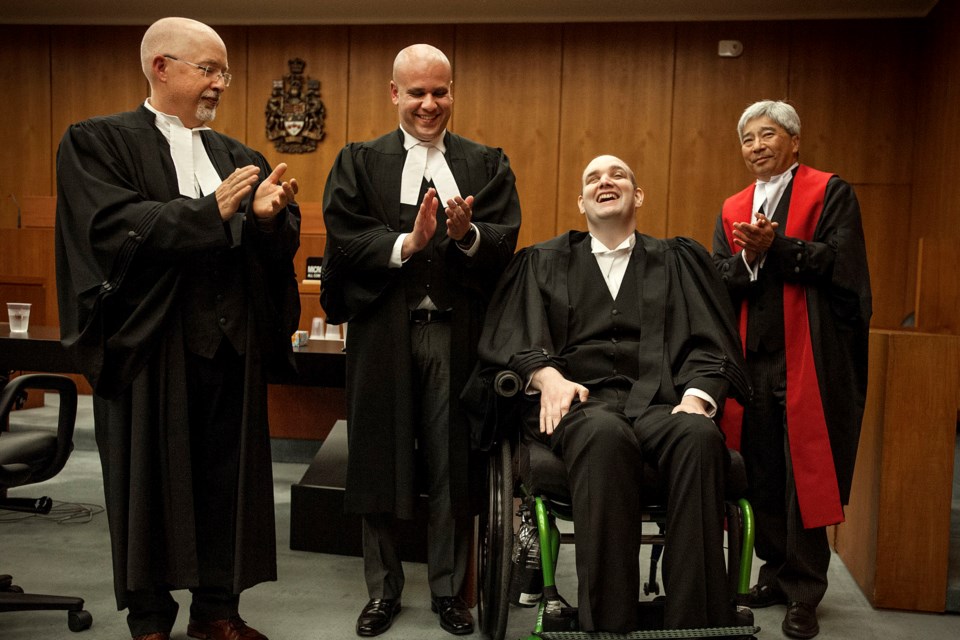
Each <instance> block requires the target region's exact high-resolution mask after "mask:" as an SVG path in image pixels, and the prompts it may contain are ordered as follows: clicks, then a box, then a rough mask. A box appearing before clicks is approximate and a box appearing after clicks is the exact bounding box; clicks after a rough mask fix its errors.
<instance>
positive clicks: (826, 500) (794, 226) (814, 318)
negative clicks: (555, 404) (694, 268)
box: [713, 101, 871, 638]
mask: <svg viewBox="0 0 960 640" xmlns="http://www.w3.org/2000/svg"><path fill="white" fill-rule="evenodd" d="M738 133H739V136H740V141H741V152H742V154H743V158H744V161H745V162H746V165H747V167H748V168H749V169H750V170H751V171H752V172H753V173H754V175H756V177H757V180H756V182H755V183H754V184H751V185H750V186H749V187H747V188H746V189H744V190H743V191H741V192H740V193H737V194H735V195H733V196H731V197H729V198H728V199H727V200H726V201H725V202H724V204H723V210H722V212H721V214H720V216H719V218H718V219H717V225H716V230H715V233H714V238H713V257H714V262H715V263H716V264H717V267H718V269H719V270H720V275H721V277H722V278H723V280H724V282H725V283H726V285H727V288H728V290H729V291H730V295H731V297H732V298H733V301H734V304H735V305H736V306H737V308H738V309H739V313H740V318H739V320H740V332H741V337H742V339H743V344H744V351H745V356H746V363H747V369H748V373H749V375H750V379H751V384H752V386H753V401H752V402H751V403H750V404H749V405H748V406H747V407H746V409H745V410H744V411H742V412H740V411H736V410H730V409H729V408H728V411H727V412H726V416H725V421H724V426H725V429H726V431H727V436H728V442H729V443H731V445H732V446H736V445H737V443H738V442H739V443H740V447H741V451H742V453H743V455H744V459H745V461H746V464H747V472H748V477H749V480H750V497H751V501H752V502H753V506H754V509H755V511H756V522H757V542H756V550H757V555H758V556H759V557H760V558H761V559H762V560H763V561H764V564H763V566H762V567H761V569H760V578H759V581H758V583H757V585H756V586H755V587H754V588H753V589H752V590H751V602H750V605H751V606H752V607H765V606H770V605H774V604H786V605H788V609H787V613H786V616H785V618H784V621H783V631H784V633H786V634H787V635H788V636H791V637H795V638H812V637H814V636H815V635H817V633H818V632H819V624H818V621H817V615H816V608H817V606H818V604H819V603H820V601H821V600H822V598H823V595H824V593H825V592H826V589H827V567H828V565H829V562H830V547H829V543H828V541H827V535H826V527H827V526H828V525H832V524H837V523H839V522H842V521H843V505H844V504H846V503H847V501H848V498H849V495H850V484H851V481H852V478H853V466H854V462H855V460H856V455H857V444H858V441H859V436H860V422H861V419H862V417H863V408H864V401H865V397H866V390H867V339H868V330H869V325H870V315H871V296H870V277H869V273H868V270H867V257H866V249H865V246H864V238H863V228H862V225H861V219H860V206H859V204H858V202H857V198H856V195H855V194H854V191H853V188H852V187H851V186H850V185H849V184H847V183H846V182H844V181H843V180H841V179H840V178H839V177H837V176H835V175H832V174H829V173H824V172H821V171H817V170H816V169H813V168H811V167H808V166H804V165H801V164H799V161H798V160H799V152H800V119H799V117H798V116H797V113H796V111H795V110H794V109H793V107H792V106H790V105H788V104H786V103H783V102H773V101H762V102H758V103H755V104H753V105H751V106H750V107H748V108H747V109H746V110H745V111H744V113H743V115H742V116H741V118H740V123H739V125H738ZM741 417H742V422H741ZM741 425H742V431H741Z"/></svg>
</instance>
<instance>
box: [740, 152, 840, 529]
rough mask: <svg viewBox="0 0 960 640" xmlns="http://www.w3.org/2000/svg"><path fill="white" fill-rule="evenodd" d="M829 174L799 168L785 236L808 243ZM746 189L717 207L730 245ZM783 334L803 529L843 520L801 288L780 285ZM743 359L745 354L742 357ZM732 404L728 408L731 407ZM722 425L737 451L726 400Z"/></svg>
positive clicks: (747, 200)
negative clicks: (781, 287) (720, 209)
mask: <svg viewBox="0 0 960 640" xmlns="http://www.w3.org/2000/svg"><path fill="white" fill-rule="evenodd" d="M831 177H832V174H829V173H824V172H822V171H817V170H816V169H812V168H810V167H807V166H805V165H800V167H799V168H798V169H797V173H796V175H795V176H794V177H793V189H792V194H791V196H790V209H789V212H788V214H787V227H786V229H785V231H784V233H785V235H787V236H788V237H791V238H797V239H800V240H806V241H811V240H812V239H813V233H814V231H815V230H816V227H817V222H818V221H819V220H820V214H821V212H822V210H823V198H824V193H825V191H826V188H827V181H828V180H830V178H831ZM753 191H754V186H753V185H751V186H749V187H747V188H746V189H744V190H743V191H741V192H740V193H738V194H736V195H733V196H731V197H730V198H728V199H727V200H726V201H725V202H724V203H723V211H722V214H721V215H722V217H723V226H724V231H725V232H726V236H727V244H728V246H729V247H730V250H731V251H733V252H737V251H739V248H738V247H737V245H735V244H734V242H733V223H734V222H749V221H750V219H751V216H752V209H753ZM783 324H784V327H783V330H784V340H785V344H784V348H785V351H786V360H787V409H786V411H787V434H788V438H789V441H790V458H791V461H792V462H793V474H794V481H795V483H796V487H797V500H798V502H799V505H800V514H801V516H802V518H803V526H804V527H805V528H807V529H812V528H815V527H823V526H827V525H831V524H837V523H839V522H843V520H844V518H843V506H842V505H841V503H840V489H839V486H838V483H837V474H836V468H835V467H834V463H833V452H832V450H831V447H830V436H829V433H828V431H827V422H826V417H825V416H824V410H823V400H822V398H821V397H820V385H819V382H818V379H817V370H816V364H815V362H814V358H813V344H812V341H811V338H810V315H809V310H808V309H807V297H806V290H805V289H804V287H803V286H802V285H799V284H792V283H784V285H783ZM746 332H747V302H746V300H744V302H743V305H742V306H741V309H740V335H741V337H742V338H743V342H744V344H746V335H747V333H746ZM744 355H746V354H744ZM731 405H732V406H731ZM724 412H725V416H724V420H723V423H722V426H723V428H724V430H725V432H726V433H727V439H728V442H729V443H730V446H733V447H735V448H739V446H740V435H741V429H742V419H743V408H742V407H741V406H740V405H739V404H736V403H731V402H728V403H727V405H726V407H725V409H724Z"/></svg>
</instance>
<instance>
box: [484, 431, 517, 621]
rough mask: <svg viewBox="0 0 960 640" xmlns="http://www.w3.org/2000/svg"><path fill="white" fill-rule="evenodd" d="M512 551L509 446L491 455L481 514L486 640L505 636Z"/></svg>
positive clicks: (501, 444)
mask: <svg viewBox="0 0 960 640" xmlns="http://www.w3.org/2000/svg"><path fill="white" fill-rule="evenodd" d="M512 548H513V460H512V455H511V452H510V443H509V442H500V443H499V444H497V445H496V446H495V447H494V448H493V449H491V451H490V459H489V462H488V463H487V509H486V511H485V512H482V513H481V514H480V532H479V544H478V545H477V552H478V556H479V557H478V558H477V568H478V572H477V574H478V580H479V583H480V584H479V585H478V586H479V588H478V589H477V592H478V595H479V597H478V603H477V613H478V618H479V620H480V631H481V633H482V634H483V636H484V637H485V638H490V639H491V640H503V637H504V635H506V632H507V615H508V604H509V601H508V598H507V592H508V589H509V587H510V569H511V566H512V565H511V562H510V552H511V550H512Z"/></svg>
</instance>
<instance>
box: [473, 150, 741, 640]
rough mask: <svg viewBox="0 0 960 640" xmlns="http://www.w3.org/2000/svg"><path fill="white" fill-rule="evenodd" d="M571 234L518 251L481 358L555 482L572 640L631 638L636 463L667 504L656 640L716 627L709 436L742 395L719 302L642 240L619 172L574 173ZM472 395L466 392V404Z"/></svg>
mask: <svg viewBox="0 0 960 640" xmlns="http://www.w3.org/2000/svg"><path fill="white" fill-rule="evenodd" d="M578 203H579V208H580V212H581V213H582V214H583V215H584V216H585V218H586V225H587V228H588V229H589V233H587V232H583V231H570V232H568V233H565V234H563V235H561V236H559V237H557V238H554V239H552V240H549V241H547V242H543V243H540V244H537V245H534V246H532V247H528V248H526V249H524V250H522V251H520V252H519V253H518V254H517V255H516V257H515V258H514V260H513V262H512V263H511V265H510V266H509V267H508V269H507V270H506V272H505V274H504V276H503V278H502V279H501V282H500V285H499V287H498V289H497V292H496V294H495V296H494V299H493V301H492V303H491V305H490V308H489V311H488V314H487V317H486V323H485V328H484V332H483V335H482V337H481V340H480V345H479V354H480V358H481V360H482V361H483V364H484V366H486V367H487V370H495V369H497V368H506V369H510V370H512V371H514V372H515V373H516V374H518V376H519V378H520V381H521V382H520V384H521V387H522V390H521V393H520V394H518V395H519V396H520V398H521V399H520V404H521V409H520V412H521V414H522V419H521V422H522V427H521V429H522V432H521V434H520V439H521V441H522V442H527V443H531V442H539V443H542V444H543V445H546V446H547V447H549V448H550V450H552V452H553V453H554V454H555V455H556V456H558V457H559V458H560V459H562V461H563V465H564V467H565V468H566V474H567V481H568V485H569V491H570V497H571V502H572V513H573V521H574V527H575V529H576V533H577V541H576V569H577V579H578V584H579V588H578V615H579V623H580V629H581V630H583V631H607V632H617V633H627V632H630V631H633V630H636V629H637V628H638V626H639V616H640V614H639V607H638V599H639V591H640V567H639V551H640V543H641V520H642V513H641V507H642V496H643V495H644V493H645V492H646V491H649V490H651V488H650V487H648V486H645V483H644V480H643V474H642V468H643V462H644V461H646V462H647V463H648V464H651V465H653V466H655V467H656V469H657V473H658V475H659V477H660V482H661V484H662V485H663V486H664V487H665V491H666V496H667V505H666V506H667V514H666V532H667V539H668V544H667V545H666V547H665V550H664V558H663V581H664V587H665V594H666V603H665V608H664V613H663V615H664V627H665V628H667V629H678V628H683V629H691V628H706V627H724V626H728V625H731V624H733V622H734V610H735V606H734V602H733V599H732V594H731V593H730V590H729V589H728V586H727V585H728V583H727V579H726V578H727V574H726V567H725V563H724V555H723V553H724V551H723V544H724V491H725V487H724V482H725V473H726V470H727V466H728V465H729V454H728V451H727V448H726V445H725V443H724V438H723V435H722V433H721V432H720V430H719V429H718V427H717V426H716V424H715V423H714V420H713V419H714V418H715V417H716V414H717V411H718V409H720V408H722V406H723V402H724V399H725V397H726V396H727V394H728V393H733V394H736V395H737V396H739V397H741V398H745V397H746V396H747V395H748V394H749V389H748V386H747V384H746V382H745V378H744V375H743V372H742V366H743V365H742V359H741V351H740V349H741V347H740V342H739V338H738V337H737V332H736V327H735V325H734V312H733V309H732V307H731V306H730V302H729V296H728V295H727V294H726V291H725V289H724V287H723V284H722V282H721V281H720V280H719V277H718V275H717V273H716V270H715V268H714V266H713V263H712V262H711V259H710V256H709V254H708V253H707V252H706V250H705V249H703V247H701V246H700V245H699V244H697V243H696V242H694V241H693V240H690V239H686V238H673V239H669V240H660V239H655V238H651V237H649V236H645V235H642V234H640V233H638V232H637V230H636V226H637V219H636V215H637V209H638V208H639V207H640V205H641V204H642V203H643V191H642V190H641V189H640V188H639V187H638V186H637V183H636V179H635V177H634V174H633V172H632V171H631V169H630V167H629V166H627V164H626V163H625V162H623V161H622V160H620V159H619V158H616V157H613V156H599V157H597V158H594V159H593V160H592V161H591V162H590V163H589V164H588V165H587V167H586V169H585V170H584V172H583V178H582V188H581V194H580V197H579V198H578ZM468 393H469V389H468Z"/></svg>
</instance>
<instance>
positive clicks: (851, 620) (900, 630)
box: [0, 404, 960, 640]
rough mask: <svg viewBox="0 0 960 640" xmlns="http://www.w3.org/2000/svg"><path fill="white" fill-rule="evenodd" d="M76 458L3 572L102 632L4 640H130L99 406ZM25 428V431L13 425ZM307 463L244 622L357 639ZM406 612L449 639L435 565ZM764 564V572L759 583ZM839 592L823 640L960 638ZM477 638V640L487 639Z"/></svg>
mask: <svg viewBox="0 0 960 640" xmlns="http://www.w3.org/2000/svg"><path fill="white" fill-rule="evenodd" d="M48 411H49V410H48V409H34V410H29V411H28V412H20V413H23V414H27V415H23V416H21V417H19V418H18V420H19V421H20V422H30V421H35V422H38V423H42V422H44V421H45V420H49V416H48V415H45V414H44V412H48ZM77 424H78V434H77V438H76V442H77V450H76V451H74V453H73V455H72V456H71V458H70V460H69V461H68V463H67V466H66V468H65V469H64V470H63V471H62V472H61V473H60V474H59V475H58V476H57V477H56V478H54V479H52V480H49V481H47V482H45V483H43V484H41V485H35V486H34V487H30V488H28V489H23V488H21V489H17V490H14V491H11V492H10V495H11V496H37V495H48V496H50V497H51V498H53V500H54V501H55V503H56V508H55V511H56V512H59V514H60V516H61V517H60V518H59V519H55V518H52V517H44V518H37V517H32V518H27V519H16V516H12V515H11V513H10V512H2V511H0V573H8V574H12V575H13V576H14V579H15V580H14V581H15V583H16V584H19V585H20V586H21V587H23V588H24V589H25V590H26V591H28V592H34V593H51V594H61V595H77V596H80V597H82V598H84V599H85V600H86V609H87V611H89V612H90V613H91V614H92V615H93V621H94V622H93V626H92V628H90V629H88V630H86V631H83V632H80V633H73V632H71V631H69V630H68V629H67V623H66V614H64V613H62V612H54V611H51V612H14V613H0V640H38V639H44V640H57V639H61V638H62V639H67V638H71V639H73V638H75V639H76V640H84V639H90V640H94V639H95V640H100V639H104V640H106V639H117V640H121V639H123V638H129V634H128V631H127V627H126V621H125V617H124V614H123V613H122V612H118V611H117V610H116V603H115V600H114V595H113V582H112V573H111V563H110V550H109V540H108V533H107V521H106V515H105V514H104V513H102V512H100V513H94V514H93V515H91V516H89V517H84V516H82V515H81V516H78V517H73V518H72V519H69V520H64V519H63V518H64V517H68V516H70V515H71V514H77V513H82V511H83V509H84V508H85V507H78V506H76V505H89V506H90V508H92V509H93V511H97V510H98V509H99V505H102V504H103V484H102V479H101V476H100V464H99V459H98V457H97V454H96V452H95V451H94V450H92V437H91V434H90V433H89V429H90V424H92V420H91V418H90V415H89V407H88V406H85V405H84V404H81V410H80V413H79V415H78V423H77ZM14 428H16V425H14ZM306 468H307V464H306V463H305V462H276V463H274V486H275V497H276V519H277V545H278V563H279V580H278V581H276V582H273V583H268V584H262V585H259V586H257V587H254V588H253V589H250V590H248V591H247V592H245V593H244V595H243V597H242V600H241V615H242V616H243V617H244V618H245V619H246V620H247V621H248V622H249V623H250V624H251V625H252V626H254V627H256V628H257V629H259V630H260V631H262V632H263V633H265V634H266V635H267V636H269V637H270V638H271V640H300V639H310V640H326V639H349V638H356V635H355V633H354V624H355V622H356V617H357V614H358V613H359V611H360V609H361V607H362V606H363V605H364V603H365V602H366V590H365V587H364V582H363V575H362V566H361V560H360V559H359V558H356V557H347V556H336V555H328V554H321V553H311V552H304V551H292V550H291V549H290V545H289V539H290V535H289V533H290V532H289V529H290V487H291V485H293V484H295V483H297V482H298V481H299V480H300V478H301V477H302V475H303V473H304V472H305V471H306ZM572 565H573V551H572V549H571V548H567V547H564V549H563V550H562V551H561V559H560V563H559V572H558V584H559V586H560V590H561V593H563V594H564V595H565V596H566V597H567V599H568V600H570V599H575V598H576V576H575V575H574V573H573V567H572ZM405 571H406V574H407V580H406V585H407V586H406V589H405V592H404V597H403V611H402V612H401V613H400V615H399V616H398V617H397V619H396V622H395V623H394V625H393V627H392V628H391V629H390V630H389V631H388V632H387V633H385V634H384V635H383V636H382V637H383V638H384V639H385V640H427V639H430V638H437V639H442V638H450V637H451V636H450V635H449V634H447V633H445V632H444V631H442V630H441V629H440V628H439V626H438V624H437V619H436V616H435V615H434V614H432V613H431V612H430V603H429V592H428V589H427V585H426V571H425V566H424V565H421V564H415V563H411V564H408V565H406V567H405ZM756 571H757V563H756V562H755V563H754V575H756ZM829 579H830V588H829V590H828V592H827V595H826V598H825V600H824V602H823V603H822V605H821V606H820V610H819V612H820V625H821V633H820V635H819V636H818V637H819V638H822V639H823V640H860V639H862V640H874V639H881V638H882V639H885V640H900V639H903V640H906V639H911V640H912V639H914V638H920V639H935V640H936V639H941V638H942V639H955V638H960V616H958V615H956V614H922V613H907V612H898V611H886V610H877V609H874V608H872V607H871V606H870V604H869V602H868V601H867V599H866V598H865V597H864V595H863V594H862V593H861V591H860V589H859V587H858V586H857V584H856V583H855V582H854V581H853V579H852V578H851V577H850V574H849V573H848V572H847V571H846V569H845V568H844V566H843V562H842V561H841V560H840V558H839V557H837V556H836V555H834V556H833V558H832V560H831V565H830V575H829ZM176 596H177V599H178V601H179V602H180V604H181V609H180V616H179V618H178V620H177V626H176V627H175V629H174V634H173V638H174V640H186V638H187V635H186V624H187V610H188V602H189V601H188V599H186V598H185V597H184V593H179V592H178V593H176ZM754 613H755V616H756V622H757V625H758V626H759V627H761V632H760V633H759V634H758V636H757V637H758V638H760V639H761V640H762V639H763V638H770V639H779V638H783V637H785V636H784V635H783V634H782V632H781V631H780V622H781V620H782V618H783V614H784V607H782V606H780V607H771V608H769V609H761V610H757V611H755V612H754ZM534 616H535V614H534V610H533V609H511V614H510V618H509V625H508V630H507V636H506V637H507V639H508V640H517V639H518V638H525V637H526V636H527V635H528V634H529V631H530V629H532V627H533V623H534ZM479 635H480V634H479V633H475V634H474V637H479Z"/></svg>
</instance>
